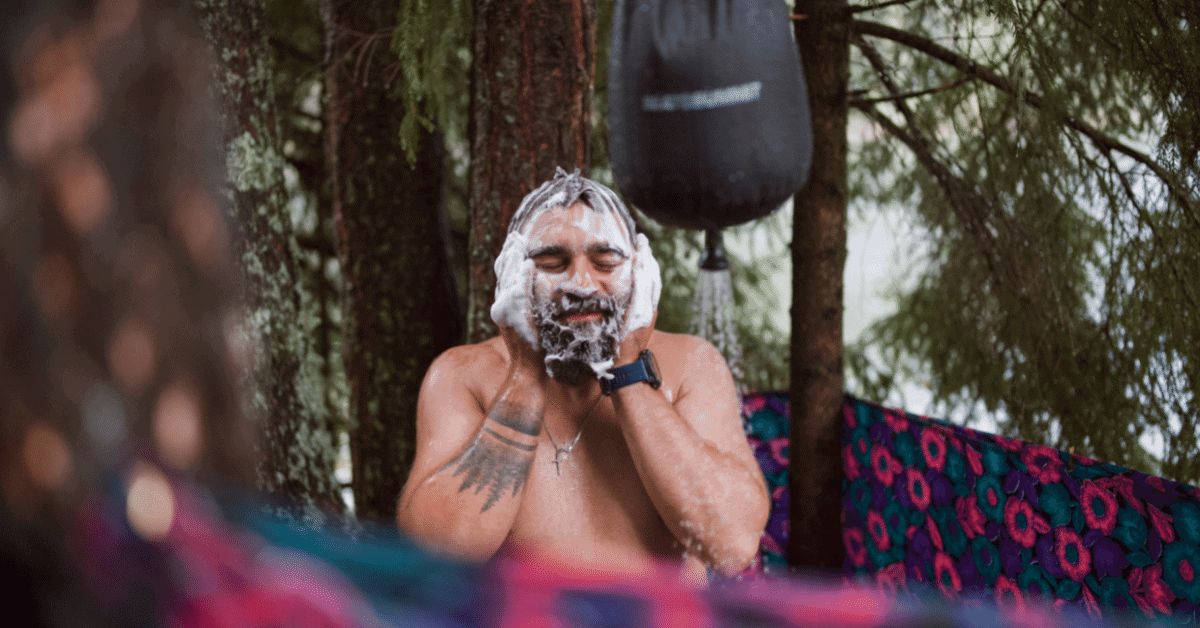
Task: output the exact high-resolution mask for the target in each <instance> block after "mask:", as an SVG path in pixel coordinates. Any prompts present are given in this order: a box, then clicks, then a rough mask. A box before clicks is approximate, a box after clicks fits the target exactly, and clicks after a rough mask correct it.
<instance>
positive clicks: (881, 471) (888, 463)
mask: <svg viewBox="0 0 1200 628" xmlns="http://www.w3.org/2000/svg"><path fill="white" fill-rule="evenodd" d="M871 468H872V469H874V470H875V477H877V478H879V481H880V482H882V483H883V485H884V486H891V484H892V482H893V481H895V479H896V474H897V473H899V472H900V471H901V469H902V468H903V467H901V466H900V461H899V460H896V457H895V456H893V455H892V452H890V451H888V450H887V447H884V446H883V445H881V444H880V443H875V444H873V445H871Z"/></svg>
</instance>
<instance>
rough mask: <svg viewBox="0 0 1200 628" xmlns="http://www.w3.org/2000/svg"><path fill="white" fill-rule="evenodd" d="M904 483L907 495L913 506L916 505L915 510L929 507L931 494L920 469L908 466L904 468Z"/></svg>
mask: <svg viewBox="0 0 1200 628" xmlns="http://www.w3.org/2000/svg"><path fill="white" fill-rule="evenodd" d="M904 483H905V484H906V485H907V486H908V496H909V497H910V498H912V501H913V506H916V507H917V510H925V509H926V508H929V500H930V499H931V497H932V494H931V491H930V489H929V482H926V481H925V476H924V475H922V474H921V472H920V471H917V470H916V469H913V468H912V467H909V468H908V469H905V470H904Z"/></svg>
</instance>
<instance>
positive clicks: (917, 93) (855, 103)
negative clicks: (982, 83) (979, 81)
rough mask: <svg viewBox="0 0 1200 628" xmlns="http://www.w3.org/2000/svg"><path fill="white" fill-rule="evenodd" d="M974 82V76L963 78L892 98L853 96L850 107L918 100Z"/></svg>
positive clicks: (894, 95) (902, 93)
mask: <svg viewBox="0 0 1200 628" xmlns="http://www.w3.org/2000/svg"><path fill="white" fill-rule="evenodd" d="M973 80H975V77H974V76H963V77H960V78H958V79H956V80H954V81H951V82H949V83H946V84H945V85H939V86H937V87H930V88H929V89H922V90H917V91H915V92H901V93H897V94H892V95H891V96H880V97H878V98H856V97H854V95H853V94H852V95H851V97H850V101H849V104H850V106H852V107H853V106H858V105H872V104H876V103H881V102H893V101H897V100H908V99H909V98H918V97H920V96H927V95H929V94H936V93H938V92H944V91H949V90H951V89H954V88H955V87H958V86H959V85H962V84H964V83H969V82H971V81H973ZM866 91H869V90H863V92H862V93H865V92H866Z"/></svg>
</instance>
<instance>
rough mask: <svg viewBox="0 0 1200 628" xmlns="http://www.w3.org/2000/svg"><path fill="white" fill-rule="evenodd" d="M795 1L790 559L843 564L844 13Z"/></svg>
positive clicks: (837, 7)
mask: <svg viewBox="0 0 1200 628" xmlns="http://www.w3.org/2000/svg"><path fill="white" fill-rule="evenodd" d="M846 7H847V3H846V1H845V0H797V2H796V11H795V12H796V13H798V14H801V15H805V16H807V17H806V19H803V20H799V21H797V23H796V40H797V42H798V43H799V46H800V57H801V60H802V62H803V63H804V74H805V76H806V77H807V79H808V94H809V98H810V101H811V106H812V123H813V163H812V169H811V171H810V173H809V177H808V182H807V183H806V184H805V186H804V187H803V188H801V189H800V191H799V192H797V193H796V198H795V219H794V221H793V225H794V226H793V231H792V348H791V365H792V367H791V390H790V398H791V454H790V459H791V468H790V478H789V480H788V482H789V490H790V492H791V513H790V518H791V528H790V540H789V543H788V550H787V551H788V562H789V563H790V564H792V565H796V566H801V567H806V568H815V569H822V570H828V571H836V570H840V569H841V568H842V562H843V560H844V556H845V550H844V548H843V545H842V538H841V523H840V521H839V517H838V513H839V512H840V511H841V507H842V497H841V495H842V475H843V474H842V465H841V450H842V428H843V424H842V417H841V408H842V402H843V395H844V393H843V385H844V384H843V376H842V353H843V346H842V272H843V268H844V266H845V262H846V201H847V180H846V117H847V111H848V105H847V87H848V82H849V72H850V66H849V58H850V44H849V30H848V25H849V14H848V13H847V12H846Z"/></svg>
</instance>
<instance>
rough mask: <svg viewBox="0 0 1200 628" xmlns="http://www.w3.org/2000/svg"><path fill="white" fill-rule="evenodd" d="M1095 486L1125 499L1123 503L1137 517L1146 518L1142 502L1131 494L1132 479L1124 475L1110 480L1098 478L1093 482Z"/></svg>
mask: <svg viewBox="0 0 1200 628" xmlns="http://www.w3.org/2000/svg"><path fill="white" fill-rule="evenodd" d="M1094 481H1095V482H1096V486H1099V487H1100V488H1103V489H1108V490H1110V491H1113V492H1115V493H1116V494H1117V495H1120V496H1121V497H1122V498H1124V499H1125V503H1126V504H1129V506H1130V507H1131V508H1133V509H1134V510H1136V511H1137V512H1138V514H1139V515H1142V516H1143V517H1145V516H1146V509H1145V508H1144V507H1142V500H1140V499H1138V498H1137V497H1136V496H1135V495H1134V494H1133V479H1132V478H1128V477H1126V476H1124V475H1114V476H1112V477H1110V478H1098V479H1096V480H1094Z"/></svg>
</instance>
